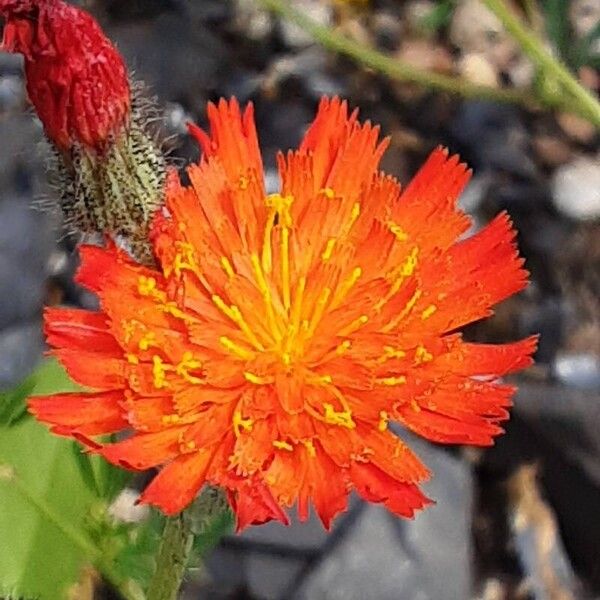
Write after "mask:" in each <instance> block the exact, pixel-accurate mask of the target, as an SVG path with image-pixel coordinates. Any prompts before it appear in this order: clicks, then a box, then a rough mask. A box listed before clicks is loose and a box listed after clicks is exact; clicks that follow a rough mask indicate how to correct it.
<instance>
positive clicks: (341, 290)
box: [331, 267, 362, 309]
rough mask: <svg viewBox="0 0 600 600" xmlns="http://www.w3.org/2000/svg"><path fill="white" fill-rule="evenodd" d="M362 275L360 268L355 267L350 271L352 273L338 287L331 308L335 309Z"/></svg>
mask: <svg viewBox="0 0 600 600" xmlns="http://www.w3.org/2000/svg"><path fill="white" fill-rule="evenodd" d="M361 275H362V269H361V268H360V267H355V268H354V269H352V273H350V275H349V276H348V277H347V278H346V279H345V280H344V281H343V282H342V284H341V285H340V286H339V287H338V289H337V290H336V292H335V295H334V297H333V300H332V302H331V308H332V309H333V308H337V307H338V306H339V305H340V304H341V302H342V300H343V299H344V298H345V297H346V294H347V293H348V292H349V291H350V290H351V289H352V288H353V287H354V285H355V284H356V282H357V281H358V280H359V279H360V276H361Z"/></svg>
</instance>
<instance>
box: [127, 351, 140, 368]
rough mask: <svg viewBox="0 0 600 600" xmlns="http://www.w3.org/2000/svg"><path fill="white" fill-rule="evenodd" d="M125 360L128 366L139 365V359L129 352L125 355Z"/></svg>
mask: <svg viewBox="0 0 600 600" xmlns="http://www.w3.org/2000/svg"><path fill="white" fill-rule="evenodd" d="M125 358H126V359H127V362H128V363H129V364H130V365H139V364H140V359H139V358H138V357H137V356H136V355H135V354H131V352H128V353H127V354H126V355H125Z"/></svg>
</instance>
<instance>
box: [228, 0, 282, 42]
mask: <svg viewBox="0 0 600 600" xmlns="http://www.w3.org/2000/svg"><path fill="white" fill-rule="evenodd" d="M233 28H234V30H235V31H239V32H243V33H244V35H246V37H247V38H248V39H250V40H253V41H255V42H261V41H264V40H266V39H267V38H268V37H269V36H270V35H271V32H272V30H273V19H272V17H271V14H270V13H269V11H268V10H267V9H266V8H262V7H260V6H258V5H257V3H256V2H254V0H236V2H235V18H234V20H233Z"/></svg>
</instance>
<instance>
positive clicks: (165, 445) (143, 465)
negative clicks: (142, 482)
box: [98, 427, 185, 471]
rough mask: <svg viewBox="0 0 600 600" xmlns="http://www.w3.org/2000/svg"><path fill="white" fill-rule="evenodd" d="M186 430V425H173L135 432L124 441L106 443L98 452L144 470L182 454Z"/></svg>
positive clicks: (113, 461)
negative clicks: (152, 430) (150, 431)
mask: <svg viewBox="0 0 600 600" xmlns="http://www.w3.org/2000/svg"><path fill="white" fill-rule="evenodd" d="M184 432H185V427H171V428H169V429H164V430H163V431H157V432H154V433H141V434H135V435H133V436H132V437H130V438H128V439H126V440H123V441H122V442H117V443H115V444H106V445H105V446H103V447H102V448H101V449H100V450H98V453H99V454H101V455H102V456H103V457H104V458H105V459H106V460H108V461H109V462H111V463H113V464H115V465H120V466H123V467H126V468H128V469H136V470H140V471H143V470H145V469H149V468H150V467H155V466H157V465H161V464H163V463H165V462H167V461H169V460H171V459H173V458H175V457H176V456H177V455H178V454H180V452H181V448H180V440H181V437H182V435H183V433H184Z"/></svg>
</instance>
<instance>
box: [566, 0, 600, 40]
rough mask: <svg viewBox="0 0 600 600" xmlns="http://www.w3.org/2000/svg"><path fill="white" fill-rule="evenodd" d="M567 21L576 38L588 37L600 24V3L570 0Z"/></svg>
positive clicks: (587, 0) (594, 0) (592, 0)
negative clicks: (599, 23)
mask: <svg viewBox="0 0 600 600" xmlns="http://www.w3.org/2000/svg"><path fill="white" fill-rule="evenodd" d="M569 21H570V22H571V27H572V28H573V31H574V32H575V35H576V36H577V37H578V38H580V39H581V38H583V37H585V36H586V35H588V34H589V33H590V32H591V31H592V29H594V27H596V26H597V25H598V22H600V2H598V0H571V2H569Z"/></svg>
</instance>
